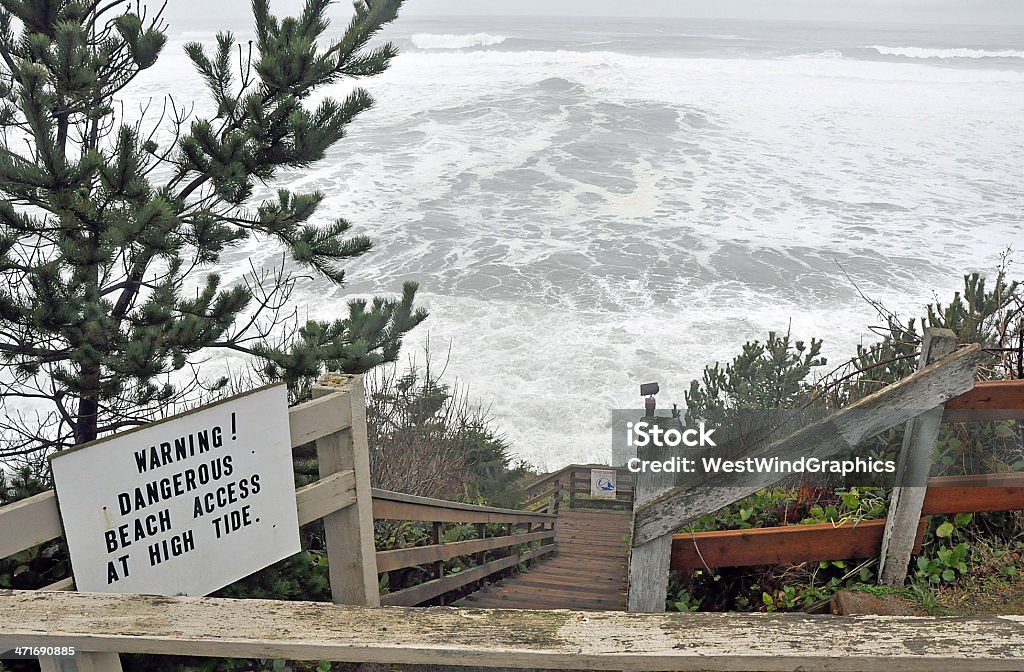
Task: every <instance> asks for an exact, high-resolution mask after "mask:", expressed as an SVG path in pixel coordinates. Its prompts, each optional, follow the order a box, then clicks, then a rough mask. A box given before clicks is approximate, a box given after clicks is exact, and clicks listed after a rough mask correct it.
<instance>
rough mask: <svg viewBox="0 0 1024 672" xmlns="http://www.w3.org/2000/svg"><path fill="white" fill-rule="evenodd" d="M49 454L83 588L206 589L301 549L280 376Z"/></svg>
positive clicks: (111, 590)
mask: <svg viewBox="0 0 1024 672" xmlns="http://www.w3.org/2000/svg"><path fill="white" fill-rule="evenodd" d="M50 459H51V469H52V470H53V480H54V486H55V489H56V491H57V501H58V505H59V509H60V515H61V519H62V521H63V525H64V533H65V537H66V539H67V543H68V550H69V552H70V554H71V568H72V570H73V572H74V576H75V586H76V587H77V588H78V590H80V591H89V592H107V593H144V594H152V595H208V594H209V593H211V592H213V591H215V590H218V589H219V588H223V587H224V586H226V585H228V584H230V583H232V582H234V581H237V580H238V579H241V578H243V577H245V576H248V575H249V574H251V573H253V572H255V571H258V570H260V569H263V568H264V567H266V566H268V565H271V564H273V563H275V562H277V561H279V560H282V559H284V558H287V557H288V556H290V555H293V554H295V553H298V552H299V551H300V550H301V548H300V545H299V523H298V515H297V513H296V506H295V483H294V479H293V476H292V473H293V471H292V456H291V438H290V432H289V426H288V401H287V391H286V388H285V386H284V385H283V384H281V385H273V386H269V387H264V388H260V389H257V390H253V391H252V392H248V393H246V394H242V395H239V396H236V397H232V398H230V399H226V400H224V401H221V402H218V403H215V404H212V405H209V406H204V407H203V408H199V409H197V410H194V411H190V412H188V413H183V414H181V415H177V416H174V417H172V418H168V419H166V420H161V421H159V422H154V423H152V424H148V425H145V426H142V427H139V428H138V429H134V430H131V431H129V432H124V433H122V434H117V435H114V436H111V437H109V438H104V439H100V440H98V441H94V442H92V443H87V444H84V445H82V446H78V447H76V448H73V449H71V450H67V451H64V452H61V453H57V454H55V455H53V456H52V457H51V458H50Z"/></svg>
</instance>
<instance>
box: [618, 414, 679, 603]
mask: <svg viewBox="0 0 1024 672" xmlns="http://www.w3.org/2000/svg"><path fill="white" fill-rule="evenodd" d="M655 422H657V419H656V420H655ZM637 450H638V454H637V456H638V457H640V458H641V459H644V460H651V461H661V460H665V459H669V458H671V457H673V456H674V455H673V449H672V448H669V447H667V446H654V445H652V446H647V447H646V448H638V449H637ZM641 452H642V453H644V454H643V455H641V454H640V453H641ZM675 484H676V474H673V473H668V472H652V471H642V472H640V473H638V474H637V475H636V477H635V478H634V479H633V511H634V521H633V529H634V530H635V528H636V520H635V511H636V508H637V507H638V506H640V505H641V504H644V503H645V502H648V501H650V500H652V499H654V498H655V497H657V496H658V495H660V494H662V493H663V492H665V491H667V490H669V489H671V488H672V487H673V486H674V485H675ZM630 543H631V544H632V539H630ZM671 560H672V533H671V532H669V533H668V534H663V535H661V536H660V537H657V538H656V539H652V540H651V541H648V542H647V543H645V544H642V545H640V546H632V548H631V549H630V553H629V587H628V595H627V606H626V610H627V611H630V612H638V613H657V612H662V611H665V598H666V596H667V595H668V575H669V566H670V564H671Z"/></svg>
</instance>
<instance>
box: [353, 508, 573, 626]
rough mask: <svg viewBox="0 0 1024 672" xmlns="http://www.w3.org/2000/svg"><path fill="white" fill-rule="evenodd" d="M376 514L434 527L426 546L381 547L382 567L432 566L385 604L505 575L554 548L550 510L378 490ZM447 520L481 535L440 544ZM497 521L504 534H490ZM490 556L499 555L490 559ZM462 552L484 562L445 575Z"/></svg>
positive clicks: (415, 600) (411, 601)
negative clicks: (429, 573) (427, 576)
mask: <svg viewBox="0 0 1024 672" xmlns="http://www.w3.org/2000/svg"><path fill="white" fill-rule="evenodd" d="M554 507H555V504H554V503H549V504H548V508H549V509H553V508H554ZM373 517H374V518H376V519H387V520H412V521H422V522H428V523H430V524H431V526H432V528H431V529H432V535H431V541H432V543H431V544H430V545H428V546H414V547H410V548H400V549H395V550H387V551H378V552H377V571H379V572H389V571H395V570H398V569H404V568H408V567H418V566H423V565H430V566H431V569H432V572H433V576H434V578H433V579H432V580H430V581H426V582H424V583H421V584H418V585H415V586H411V587H409V588H405V589H403V590H399V591H396V592H394V593H388V594H386V595H383V596H381V598H380V600H381V604H386V605H395V606H415V605H418V604H423V603H424V602H428V601H430V600H433V599H435V598H438V597H442V596H443V595H445V594H446V593H450V592H452V591H454V590H458V589H460V588H464V587H465V586H468V585H469V584H472V583H475V582H478V581H482V580H484V579H488V578H491V577H495V576H503V575H506V574H507V572H508V570H510V569H512V568H514V567H516V566H517V565H519V564H521V563H526V562H530V561H533V560H537V559H539V558H541V557H543V556H545V555H547V554H549V553H551V552H552V551H554V550H555V548H556V547H555V545H554V540H555V529H554V527H555V525H554V523H555V515H554V513H552V512H549V511H547V510H545V511H540V512H528V511H517V510H514V509H498V508H493V507H489V506H476V505H470V504H462V503H459V502H448V501H444V500H440V499H430V498H427V497H416V496H413V495H404V494H400V493H396V492H387V491H383V490H376V489H375V490H374V491H373ZM443 523H475V524H476V530H477V536H478V538H477V539H470V540H467V541H458V542H451V543H447V544H446V543H442V540H441V539H442V525H443ZM496 525H497V526H499V529H500V530H501V534H500V535H497V536H490V537H488V536H487V534H488V528H489V527H491V528H493V527H494V526H496ZM491 555H495V556H496V557H494V558H493V559H491V557H490V556H491ZM463 556H471V557H473V558H474V559H476V560H479V562H480V564H478V565H477V566H474V567H469V568H463V569H461V570H460V571H459V572H456V573H450V574H447V575H446V574H445V573H444V561H445V560H450V559H452V558H457V557H463Z"/></svg>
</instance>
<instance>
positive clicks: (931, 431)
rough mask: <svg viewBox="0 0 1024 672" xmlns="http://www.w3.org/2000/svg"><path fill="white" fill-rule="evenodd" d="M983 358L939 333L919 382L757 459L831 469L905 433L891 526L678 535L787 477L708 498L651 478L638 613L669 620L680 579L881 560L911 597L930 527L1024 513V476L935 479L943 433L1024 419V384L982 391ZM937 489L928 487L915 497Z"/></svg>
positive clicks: (710, 489) (639, 507) (641, 531)
mask: <svg viewBox="0 0 1024 672" xmlns="http://www.w3.org/2000/svg"><path fill="white" fill-rule="evenodd" d="M979 356H980V349H979V348H978V346H976V345H974V346H968V347H965V348H961V349H959V350H956V337H955V335H954V334H953V333H952V332H950V331H949V330H944V329H928V330H926V332H925V337H924V343H923V346H922V356H921V358H920V365H919V370H918V372H917V373H915V374H913V375H911V376H909V377H907V378H906V379H904V380H902V381H899V382H897V383H894V384H893V385H890V386H888V387H886V388H883V389H882V390H880V391H878V392H876V393H874V394H872V395H869V396H868V397H865V398H864V399H861V400H860V401H858V402H856V403H855V404H852V405H851V406H848V407H846V408H844V409H841V410H840V411H838V412H836V413H834V414H832V415H831V416H829V417H827V418H825V419H824V420H822V421H820V422H817V423H814V424H812V425H810V426H807V427H804V428H803V429H801V430H799V431H797V432H796V433H794V434H793V435H791V436H789V437H787V438H785V439H782V440H781V441H778V442H776V443H774V444H771V445H770V446H767V447H765V448H762V449H760V450H757V451H756V455H757V456H764V455H776V456H779V457H780V458H782V459H787V458H798V457H817V458H826V457H828V456H830V455H834V454H835V453H837V452H838V451H839V450H841V449H842V448H844V447H847V446H851V445H856V444H857V443H860V442H861V441H863V440H865V439H868V438H871V437H872V436H875V435H877V434H879V433H881V432H883V431H885V430H887V429H889V428H891V427H895V426H897V425H900V424H906V430H905V432H904V443H903V447H902V450H901V453H900V462H899V465H898V469H897V482H899V483H903V484H904V487H897V488H896V489H895V491H894V494H893V498H892V502H891V504H890V508H889V515H888V517H887V518H886V519H885V520H881V521H865V522H861V523H859V524H857V525H853V524H848V525H844V526H833V525H824V526H790V527H782V528H768V529H760V530H733V531H726V532H711V533H699V534H673V531H674V530H675V529H678V528H679V527H682V526H683V525H684V524H685V523H687V522H690V521H692V520H695V519H696V518H699V517H700V516H703V515H705V514H708V513H712V512H714V511H717V510H718V509H720V508H722V507H724V506H727V505H728V504H730V503H732V502H734V501H737V500H739V499H741V498H743V497H745V496H747V495H749V494H752V493H754V492H756V491H757V490H760V489H762V488H765V487H769V486H771V485H772V484H773V483H775V482H776V481H777V480H779V478H780V476H778V475H774V474H753V475H748V476H747V477H743V478H736V477H735V476H733V475H727V476H724V477H723V476H711V477H710V478H709V479H708V480H706V481H705V482H704V483H702V484H701V486H700V487H687V486H686V485H685V484H684V485H676V484H674V483H673V482H672V480H671V479H672V477H671V476H669V477H667V478H666V477H665V475H657V476H653V475H641V476H640V478H639V479H638V482H637V493H638V494H637V503H636V505H635V508H634V534H633V539H632V543H633V549H632V553H631V561H630V586H629V609H630V611H638V612H657V611H663V610H664V608H665V598H664V596H665V594H666V592H667V584H668V570H669V569H670V567H671V568H672V569H677V570H682V571H689V570H692V569H696V568H698V567H701V566H708V567H716V566H744V565H757V564H773V563H779V562H803V561H808V560H840V559H849V558H858V557H871V556H874V555H877V556H878V557H879V565H880V567H879V575H880V580H881V581H882V582H884V583H887V584H891V585H901V584H902V583H903V582H904V581H905V579H906V575H907V567H908V564H909V560H910V557H911V554H912V553H913V552H914V551H915V550H917V549H919V546H920V543H921V538H922V534H923V531H924V521H923V519H922V516H923V515H928V514H931V513H957V512H967V511H993V510H1011V509H1021V508H1024V480H1022V477H1021V475H1019V474H1012V475H987V476H972V477H957V478H944V479H931V480H928V478H927V477H928V472H929V471H930V469H931V467H932V454H933V451H934V446H935V441H936V438H937V436H938V431H939V425H940V424H941V423H942V422H964V421H971V420H1002V419H1014V418H1021V417H1024V381H998V382H989V383H984V382H983V383H976V382H975V380H974V378H975V370H976V366H977V362H978V359H979ZM753 455H754V453H752V454H751V456H753ZM746 456H747V455H742V456H741V457H746ZM926 480H927V483H928V485H927V486H924V485H914V484H924V483H925V482H926ZM833 556H834V557H833Z"/></svg>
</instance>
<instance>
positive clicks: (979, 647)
mask: <svg viewBox="0 0 1024 672" xmlns="http://www.w3.org/2000/svg"><path fill="white" fill-rule="evenodd" d="M1022 641H1024V616H979V617H968V618H921V617H916V618H915V617H833V616H813V615H807V614H799V615H798V614H736V613H733V614H710V613H707V614H699V613H698V614H626V613H620V612H575V611H564V610H557V611H526V610H500V609H499V610H491V609H480V610H470V609H452V608H447V607H436V608H427V609H410V608H400V607H384V608H370V607H356V606H346V605H333V604H326V603H313V602H276V601H264V600H227V599H212V598H193V597H153V596H149V597H147V596H139V595H115V594H98V593H38V592H31V591H29V592H25V591H18V592H15V591H0V647H11V646H15V645H33V646H64V645H74V646H76V647H78V649H79V650H83V651H115V652H118V653H153V654H176V655H195V656H217V657H238V658H284V659H290V660H332V661H348V662H374V663H390V664H402V663H405V664H444V665H464V666H479V667H504V668H510V667H512V668H531V669H537V668H542V669H543V668H547V669H590V670H733V671H742V670H747V671H753V670H760V671H772V670H775V671H777V670H797V669H804V670H820V671H826V670H827V671H832V672H840V671H842V672H858V671H861V670H880V669H887V670H888V669H894V670H896V669H898V670H902V671H903V672H910V671H915V670H917V671H921V672H937V671H939V670H957V671H958V672H959V671H963V670H987V671H992V670H1021V669H1022V668H1024V649H1022V648H1021V646H1020V643H1021V642H1022Z"/></svg>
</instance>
